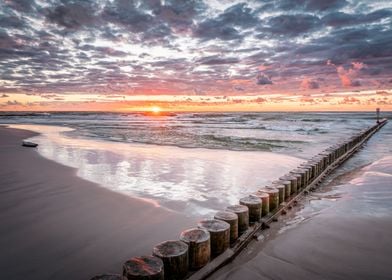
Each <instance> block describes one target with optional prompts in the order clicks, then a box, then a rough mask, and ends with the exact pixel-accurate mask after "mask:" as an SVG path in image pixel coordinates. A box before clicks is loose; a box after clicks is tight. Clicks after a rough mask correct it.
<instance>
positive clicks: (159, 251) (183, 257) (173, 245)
mask: <svg viewBox="0 0 392 280" xmlns="http://www.w3.org/2000/svg"><path fill="white" fill-rule="evenodd" d="M153 255H154V256H157V257H158V258H160V259H162V261H163V267H164V274H165V279H166V280H168V279H184V278H185V276H186V275H187V273H188V245H187V244H186V243H184V242H182V241H179V240H169V241H164V242H162V243H160V244H158V245H156V246H155V247H154V249H153Z"/></svg>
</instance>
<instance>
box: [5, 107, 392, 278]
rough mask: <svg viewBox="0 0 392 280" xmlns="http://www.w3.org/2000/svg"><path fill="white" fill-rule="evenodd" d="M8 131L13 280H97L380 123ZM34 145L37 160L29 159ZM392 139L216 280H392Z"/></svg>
mask: <svg viewBox="0 0 392 280" xmlns="http://www.w3.org/2000/svg"><path fill="white" fill-rule="evenodd" d="M96 119H100V120H101V121H100V122H99V123H97V120H96ZM2 123H4V124H7V125H8V126H9V127H8V128H6V127H0V155H1V161H2V162H3V163H4V164H2V165H1V167H0V186H1V189H0V194H1V195H0V236H1V239H0V246H1V248H6V250H4V252H3V253H1V254H0V268H1V269H2V271H3V274H4V277H6V278H9V279H24V278H25V277H27V276H28V277H29V278H31V279H70V278H71V279H90V278H91V277H92V276H94V275H97V274H101V273H106V272H111V273H121V270H122V269H121V268H122V264H123V263H124V261H125V260H127V259H129V258H131V257H134V256H140V255H149V254H151V251H152V248H153V246H154V245H156V244H158V243H160V242H163V241H165V240H177V239H178V237H179V234H180V232H181V231H183V230H185V229H189V228H192V227H195V225H196V224H197V222H198V221H200V220H201V219H205V218H212V217H213V215H214V213H216V211H218V210H222V209H224V208H225V207H226V206H228V205H230V204H235V203H237V202H238V199H239V198H240V197H242V196H244V195H247V194H249V193H252V192H253V191H255V190H257V189H258V188H260V187H262V186H265V185H267V184H270V183H271V182H272V181H274V180H276V179H277V178H279V177H280V176H282V175H283V174H285V173H287V172H288V171H289V170H291V169H293V168H295V167H296V166H298V165H299V164H300V163H301V162H303V161H304V160H305V159H307V158H310V157H311V156H313V155H314V154H315V151H321V150H322V149H323V148H326V147H327V146H330V145H332V144H333V143H334V142H335V141H337V140H340V139H342V138H344V137H348V136H350V135H353V134H354V133H357V132H358V131H359V130H361V129H363V128H364V127H366V126H367V125H369V124H372V123H374V120H373V119H372V117H371V115H369V114H364V115H362V114H351V115H346V114H332V113H331V114H322V116H320V114H319V113H315V114H295V115H293V114H288V113H287V114H286V113H279V114H278V113H276V114H240V113H238V114H218V115H210V114H196V115H186V114H185V115H178V116H174V117H167V118H161V119H155V120H151V119H148V118H142V119H141V117H139V116H133V115H131V116H130V115H127V116H123V115H118V114H110V115H107V114H102V115H91V114H77V113H72V114H62V113H60V114H54V115H53V116H51V117H48V116H47V115H45V116H41V115H37V116H33V117H32V116H27V117H26V118H24V117H20V116H16V117H5V118H3V119H2ZM149 130H151V131H152V132H148V131H149ZM212 132H213V133H214V134H213V135H212V134H211V133H212ZM156 133H159V136H160V137H156ZM212 136H213V137H212ZM139 137H140V138H139ZM181 137H183V138H181ZM23 139H28V140H29V141H33V142H36V143H38V144H39V146H38V148H35V149H31V148H26V147H22V146H21V141H22V140H23ZM391 139H392V130H391V124H387V125H386V126H385V127H384V128H382V129H381V130H380V131H379V132H377V133H376V134H375V135H374V136H373V137H372V138H371V139H370V140H369V142H367V143H366V144H365V145H364V148H363V149H362V150H361V151H360V152H358V153H357V154H355V156H354V157H352V158H351V159H349V160H348V161H347V162H346V163H345V164H344V165H342V166H341V167H340V168H339V169H338V170H337V171H336V172H334V174H332V176H330V178H328V180H327V181H326V182H325V184H324V185H323V186H322V187H321V188H320V189H318V190H317V191H316V192H314V193H312V194H311V195H309V196H307V197H306V198H305V199H304V200H301V201H300V203H299V204H298V206H296V207H295V208H294V209H293V210H292V211H290V212H289V213H288V214H287V215H286V216H284V217H283V216H282V217H281V218H279V222H277V223H274V224H273V225H272V227H271V229H269V230H267V231H264V232H263V233H262V235H260V236H259V238H258V241H255V242H253V243H252V244H251V245H250V246H248V247H247V249H246V250H244V251H243V252H242V253H241V254H240V255H239V257H238V258H236V259H235V261H234V262H232V263H230V264H228V265H227V266H226V267H224V268H223V269H222V270H219V271H218V272H216V273H215V274H213V275H212V276H211V277H210V279H238V278H241V279H242V278H244V279H287V278H290V279H308V278H311V279H347V278H352V277H354V278H357V279H387V278H386V277H387V276H388V275H390V272H391V271H390V270H389V266H388V262H389V258H388V256H389V255H390V254H391V252H392V250H391V247H392V246H391V242H390V240H391V239H390V238H389V237H388V232H390V230H391V229H392V224H391V222H390V221H389V220H390V213H392V206H391V203H390V201H391V200H390V199H389V198H391V197H392V194H391V190H390V186H391V181H392V180H391V177H392V175H391V174H392V172H391V166H392V163H391V161H392V160H391V157H390V155H392V150H391V147H390V145H389V144H388V143H390V141H391ZM135 140H138V141H135ZM166 141H167V142H166ZM260 143H261V144H260ZM266 144H268V145H266ZM370 188H371V189H372V191H371V192H369V189H370ZM369 197H370V198H371V202H369V199H368V198H369ZM21 264H23V265H21Z"/></svg>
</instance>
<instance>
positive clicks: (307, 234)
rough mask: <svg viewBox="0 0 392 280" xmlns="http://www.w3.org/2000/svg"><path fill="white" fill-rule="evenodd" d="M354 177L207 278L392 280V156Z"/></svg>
mask: <svg viewBox="0 0 392 280" xmlns="http://www.w3.org/2000/svg"><path fill="white" fill-rule="evenodd" d="M355 174H356V178H355V179H352V177H351V176H347V178H349V179H348V181H346V182H345V184H343V185H339V186H334V187H331V186H329V187H331V190H330V191H328V192H326V193H321V191H320V192H319V193H316V194H313V195H312V196H314V198H313V200H312V198H308V199H307V203H308V205H305V206H304V208H303V209H302V210H301V211H299V212H298V213H297V214H296V217H297V219H299V218H301V219H304V220H303V221H302V222H300V223H298V224H297V225H296V226H295V227H294V228H291V229H287V230H285V231H284V232H283V233H281V234H278V235H275V234H274V233H273V232H274V231H277V227H279V225H278V224H274V225H273V226H272V229H270V230H269V231H270V232H272V233H271V234H269V235H270V237H269V238H267V239H269V240H267V242H256V241H255V242H253V243H252V245H251V246H249V247H248V248H247V249H246V250H245V251H243V252H242V253H241V255H240V256H239V257H238V258H236V259H235V260H234V261H233V262H232V263H231V264H229V265H227V266H226V267H224V268H223V269H221V270H220V271H218V272H217V273H215V274H213V275H212V276H211V277H210V279H220V280H223V279H233V280H234V279H241V280H247V279H290V280H295V279H301V280H302V279H312V280H313V279H342V280H343V279H366V280H369V279H374V280H380V279H392V257H391V256H392V156H388V157H384V158H383V159H381V160H379V161H377V162H375V163H374V164H372V165H370V166H368V167H365V168H363V169H362V170H361V171H360V172H359V173H358V172H355ZM350 177H351V178H350ZM316 196H318V199H316ZM288 220H289V219H288ZM267 232H268V231H267ZM267 234H268V233H267Z"/></svg>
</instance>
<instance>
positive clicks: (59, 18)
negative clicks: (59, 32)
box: [46, 0, 97, 29]
mask: <svg viewBox="0 0 392 280" xmlns="http://www.w3.org/2000/svg"><path fill="white" fill-rule="evenodd" d="M96 8H97V5H96V4H95V3H94V1H90V0H86V1H80V2H78V1H75V2H74V1H72V2H68V3H66V4H60V5H58V6H55V7H53V8H49V9H47V13H46V19H47V20H48V21H49V22H52V23H55V24H57V25H59V26H61V27H64V28H68V29H78V28H81V27H84V26H90V25H92V24H93V23H94V22H95V21H96V19H97V17H96V15H95V11H96Z"/></svg>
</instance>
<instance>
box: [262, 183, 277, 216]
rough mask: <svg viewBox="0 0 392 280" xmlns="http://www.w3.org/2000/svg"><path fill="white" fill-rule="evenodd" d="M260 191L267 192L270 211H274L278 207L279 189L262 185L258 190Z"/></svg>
mask: <svg viewBox="0 0 392 280" xmlns="http://www.w3.org/2000/svg"><path fill="white" fill-rule="evenodd" d="M259 191H260V192H265V193H268V194H269V207H270V211H271V212H272V211H274V210H275V209H277V208H278V207H279V191H278V189H276V188H273V187H264V188H262V189H260V190H259Z"/></svg>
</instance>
